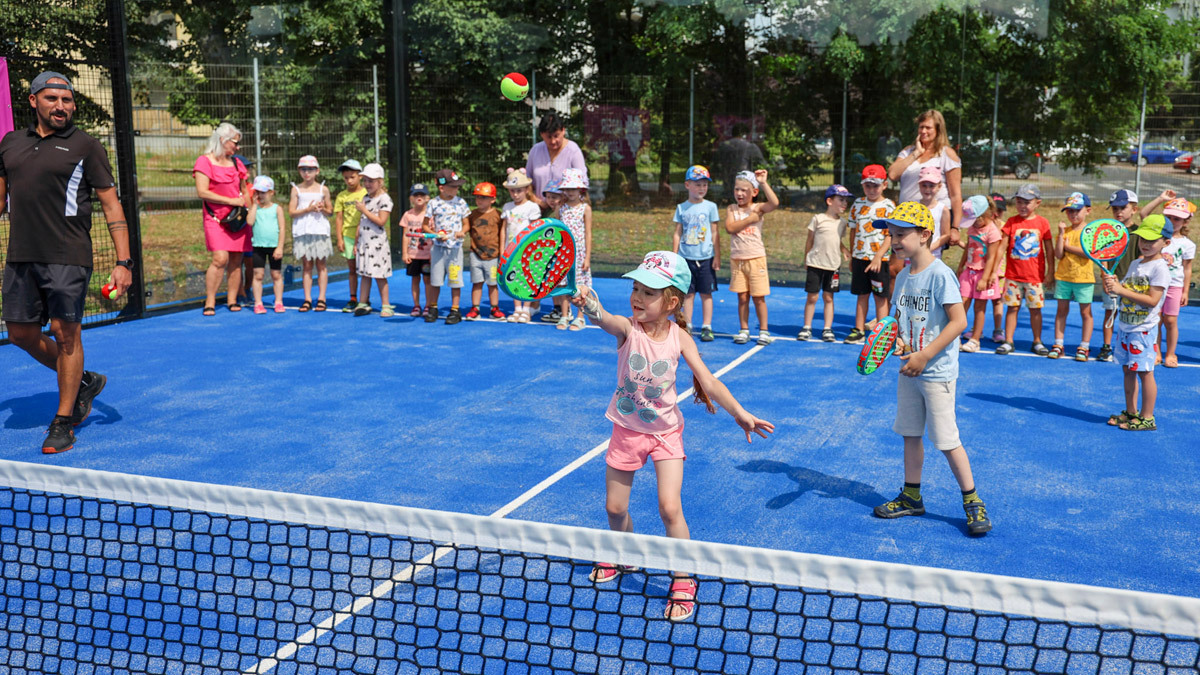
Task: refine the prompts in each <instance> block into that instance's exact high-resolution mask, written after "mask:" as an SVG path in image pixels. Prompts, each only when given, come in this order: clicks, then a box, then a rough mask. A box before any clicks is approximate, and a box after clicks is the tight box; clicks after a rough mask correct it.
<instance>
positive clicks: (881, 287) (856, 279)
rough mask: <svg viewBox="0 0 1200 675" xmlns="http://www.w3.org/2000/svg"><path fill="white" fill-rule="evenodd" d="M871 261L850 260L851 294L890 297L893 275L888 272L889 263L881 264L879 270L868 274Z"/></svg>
mask: <svg viewBox="0 0 1200 675" xmlns="http://www.w3.org/2000/svg"><path fill="white" fill-rule="evenodd" d="M870 264H871V261H870V260H859V259H858V258H851V259H850V274H851V276H850V292H851V293H852V294H854V295H866V294H868V293H874V294H875V295H878V296H879V297H889V296H890V295H891V293H892V289H891V288H890V286H891V285H892V275H891V274H890V273H889V272H888V261H886V260H884V261H883V262H881V263H879V269H878V270H877V271H875V272H868V271H867V265H870Z"/></svg>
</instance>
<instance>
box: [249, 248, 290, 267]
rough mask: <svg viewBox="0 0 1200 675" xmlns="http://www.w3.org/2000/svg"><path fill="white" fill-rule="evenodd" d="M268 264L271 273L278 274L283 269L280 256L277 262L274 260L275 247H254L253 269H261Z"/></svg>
mask: <svg viewBox="0 0 1200 675" xmlns="http://www.w3.org/2000/svg"><path fill="white" fill-rule="evenodd" d="M268 264H269V265H270V266H271V270H272V271H274V272H278V271H279V270H281V269H283V257H282V256H280V258H279V260H276V259H275V247H273V246H255V247H254V269H256V270H258V269H263V268H264V267H266V266H267V265H268Z"/></svg>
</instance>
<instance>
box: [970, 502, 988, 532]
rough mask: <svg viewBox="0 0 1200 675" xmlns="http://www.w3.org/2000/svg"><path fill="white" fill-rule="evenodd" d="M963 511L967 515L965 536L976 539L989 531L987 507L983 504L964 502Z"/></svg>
mask: <svg viewBox="0 0 1200 675" xmlns="http://www.w3.org/2000/svg"><path fill="white" fill-rule="evenodd" d="M963 511H966V513H967V534H970V535H971V536H972V537H978V536H979V535H981V534H987V533H988V532H990V531H991V529H992V521H991V520H989V519H988V515H987V507H986V506H984V505H983V502H980V501H974V502H966V503H964V504H963Z"/></svg>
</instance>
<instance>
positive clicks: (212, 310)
mask: <svg viewBox="0 0 1200 675" xmlns="http://www.w3.org/2000/svg"><path fill="white" fill-rule="evenodd" d="M203 314H204V316H216V315H217V308H216V307H213V306H211V305H205V307H204V312H203Z"/></svg>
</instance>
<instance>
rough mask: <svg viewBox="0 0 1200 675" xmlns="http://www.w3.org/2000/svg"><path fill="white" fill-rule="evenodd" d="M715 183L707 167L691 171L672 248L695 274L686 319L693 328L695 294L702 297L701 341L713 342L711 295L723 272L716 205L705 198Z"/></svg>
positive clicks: (677, 209) (685, 307)
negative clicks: (716, 226)
mask: <svg viewBox="0 0 1200 675" xmlns="http://www.w3.org/2000/svg"><path fill="white" fill-rule="evenodd" d="M711 182H712V176H710V175H709V173H708V169H707V168H706V167H703V166H700V165H699V164H697V165H695V166H692V167H689V168H688V170H687V173H686V174H684V177H683V185H684V187H686V188H687V191H688V199H687V201H686V202H684V203H682V204H680V205H679V206H677V207H675V218H674V222H675V235H674V239H673V243H672V244H671V246H672V249H671V250H673V251H674V252H676V253H678V254H679V255H680V257H682V258H683V259H684V260H686V261H687V265H688V269H690V270H691V271H692V285H691V287H690V288H688V292H687V297H686V298H685V299H684V301H683V317H684V318H685V319H686V320H687V322H688V326H689V327H690V326H691V325H692V308H693V306H694V303H695V300H696V294H697V293H699V294H700V307H701V311H702V313H703V316H704V323H703V324H702V325H701V326H700V340H701V341H702V342H712V340H713V331H712V313H713V301H712V294H713V292H714V291H716V290H717V275H716V271H717V270H719V269H721V240H720V239H719V238H718V237H717V228H715V227H713V223H715V222H717V221H719V220H720V219H721V216H720V214H719V213H718V212H717V205H716V204H714V203H712V202H710V201H708V200H707V199H705V198H704V195H706V194H708V184H709V183H711Z"/></svg>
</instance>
